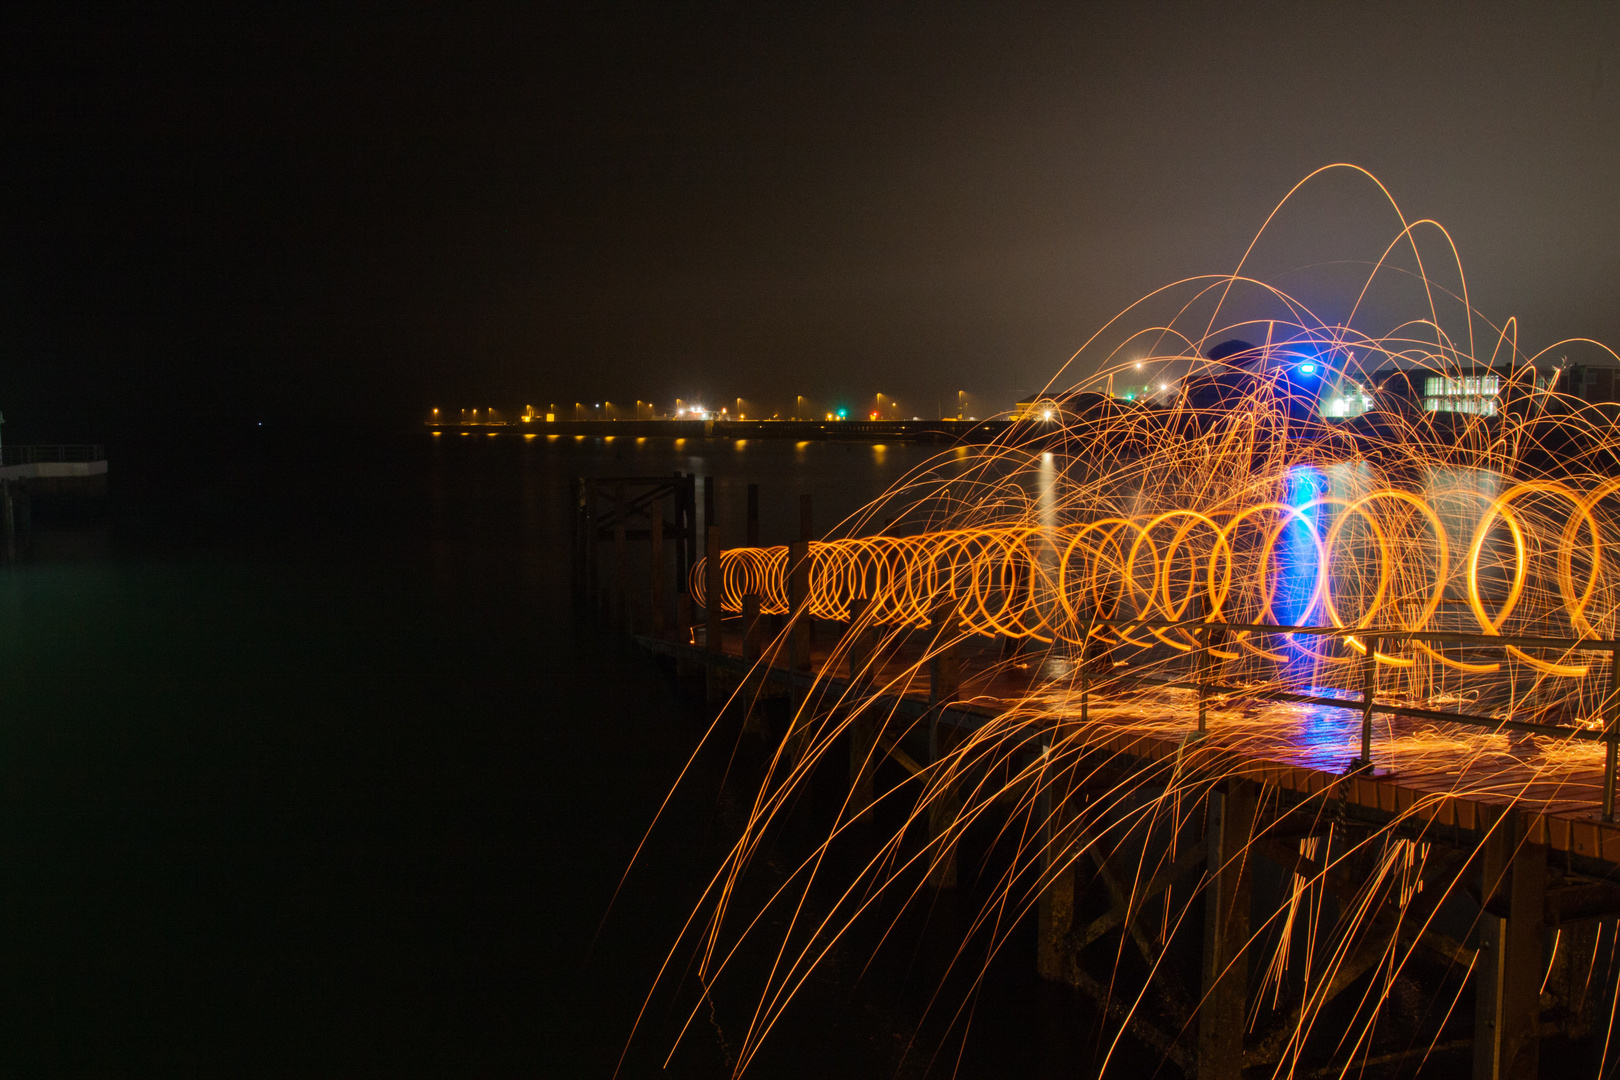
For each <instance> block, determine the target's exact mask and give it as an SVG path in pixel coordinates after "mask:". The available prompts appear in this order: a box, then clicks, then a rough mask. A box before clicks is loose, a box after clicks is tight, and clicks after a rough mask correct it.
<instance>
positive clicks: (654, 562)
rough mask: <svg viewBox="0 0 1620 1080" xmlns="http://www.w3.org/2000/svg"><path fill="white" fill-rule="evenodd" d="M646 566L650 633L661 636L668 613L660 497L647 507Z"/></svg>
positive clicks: (661, 499) (662, 516)
mask: <svg viewBox="0 0 1620 1080" xmlns="http://www.w3.org/2000/svg"><path fill="white" fill-rule="evenodd" d="M647 523H648V524H647V538H648V543H649V546H648V552H647V566H648V569H649V570H650V571H651V573H650V576H649V579H648V581H649V584H648V588H647V600H648V603H649V604H650V605H651V606H652V634H653V637H660V638H661V637H663V636H664V633H665V629H666V625H665V624H666V621H667V618H668V613H667V612H666V611H665V610H664V608H665V599H664V598H665V592H664V573H665V565H664V500H663V498H662V497H659V498H656V499H654V500H653V501H652V505H650V506H649V507H647Z"/></svg>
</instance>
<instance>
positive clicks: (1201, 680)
mask: <svg viewBox="0 0 1620 1080" xmlns="http://www.w3.org/2000/svg"><path fill="white" fill-rule="evenodd" d="M1193 636H1195V637H1196V638H1198V669H1197V670H1198V737H1199V738H1200V739H1201V738H1203V737H1204V736H1205V735H1207V734H1208V733H1209V679H1208V675H1209V642H1210V637H1209V627H1207V626H1201V627H1199V628H1198V629H1197V630H1194V631H1193Z"/></svg>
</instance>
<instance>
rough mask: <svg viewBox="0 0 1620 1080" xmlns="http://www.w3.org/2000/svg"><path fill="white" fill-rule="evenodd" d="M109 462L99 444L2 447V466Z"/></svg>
mask: <svg viewBox="0 0 1620 1080" xmlns="http://www.w3.org/2000/svg"><path fill="white" fill-rule="evenodd" d="M105 460H107V452H106V448H105V447H103V446H102V445H101V444H99V443H44V444H20V445H9V446H4V447H0V465H33V464H36V463H38V462H41V461H50V462H69V461H71V462H84V461H105Z"/></svg>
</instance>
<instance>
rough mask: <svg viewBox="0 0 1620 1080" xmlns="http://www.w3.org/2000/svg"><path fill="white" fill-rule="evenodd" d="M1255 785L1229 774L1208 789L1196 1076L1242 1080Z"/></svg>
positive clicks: (1255, 799)
mask: <svg viewBox="0 0 1620 1080" xmlns="http://www.w3.org/2000/svg"><path fill="white" fill-rule="evenodd" d="M1256 802H1257V791H1256V786H1255V784H1254V783H1253V782H1251V781H1248V780H1243V779H1240V778H1238V777H1232V778H1231V779H1229V780H1227V782H1226V790H1225V791H1224V792H1223V791H1214V792H1211V793H1210V796H1209V803H1208V807H1209V810H1208V813H1209V817H1208V821H1207V832H1206V835H1205V841H1204V842H1205V851H1206V852H1207V857H1208V866H1209V880H1208V882H1207V883H1206V884H1205V886H1204V959H1203V997H1202V1000H1201V1003H1200V1004H1199V1006H1198V1078H1199V1080H1242V1076H1243V1030H1244V1023H1243V1021H1244V1014H1245V1011H1246V1005H1247V996H1248V987H1249V961H1248V953H1247V952H1246V951H1245V948H1244V947H1245V946H1246V945H1247V944H1248V942H1249V906H1250V901H1251V893H1252V889H1251V875H1250V873H1249V866H1248V864H1249V859H1248V858H1247V851H1246V849H1247V847H1248V845H1249V842H1250V841H1251V840H1252V839H1253V837H1254V825H1255V809H1256Z"/></svg>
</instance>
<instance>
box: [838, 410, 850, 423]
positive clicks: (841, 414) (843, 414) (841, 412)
mask: <svg viewBox="0 0 1620 1080" xmlns="http://www.w3.org/2000/svg"><path fill="white" fill-rule="evenodd" d="M848 415H849V410H848V409H839V410H838V419H840V420H842V419H844V418H845V417H846V416H848Z"/></svg>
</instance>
